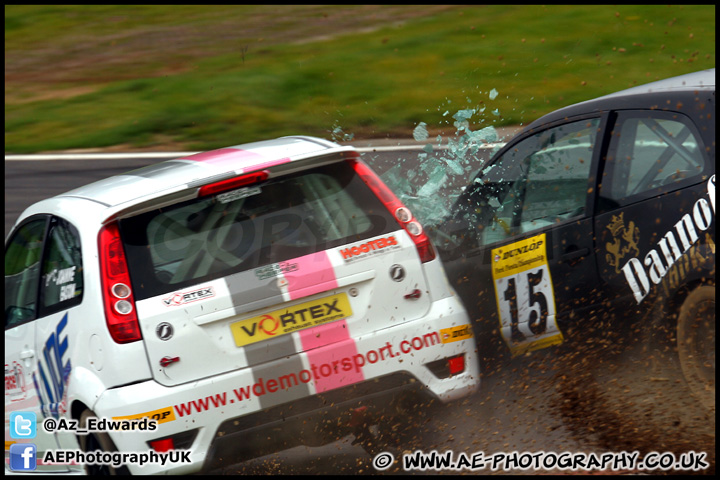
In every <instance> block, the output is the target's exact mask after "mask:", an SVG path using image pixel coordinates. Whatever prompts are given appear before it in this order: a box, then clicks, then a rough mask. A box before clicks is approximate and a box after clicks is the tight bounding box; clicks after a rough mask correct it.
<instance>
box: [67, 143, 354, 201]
mask: <svg viewBox="0 0 720 480" xmlns="http://www.w3.org/2000/svg"><path fill="white" fill-rule="evenodd" d="M352 150H353V149H352V147H341V146H340V145H338V144H335V143H332V142H329V141H327V140H323V139H319V138H313V137H281V138H278V139H275V140H266V141H262V142H254V143H247V144H243V145H236V146H233V147H226V148H220V149H217V150H211V151H208V152H202V153H197V154H194V155H190V156H188V157H183V158H178V159H175V160H168V161H165V162H162V163H157V164H154V165H150V166H147V167H143V168H140V169H137V170H133V171H130V172H127V173H124V174H122V175H116V176H113V177H110V178H106V179H103V180H99V181H97V182H94V183H91V184H88V185H85V186H83V187H79V188H76V189H74V190H71V191H69V192H66V193H63V194H61V195H58V197H74V198H78V197H79V198H83V199H87V200H92V201H95V202H98V203H101V204H104V205H106V206H108V207H114V206H117V205H121V204H132V203H133V202H134V201H136V200H138V199H143V200H147V199H149V198H153V197H159V196H162V195H165V194H168V193H170V192H172V191H179V190H185V189H187V188H192V187H193V186H200V185H204V184H207V183H212V182H213V181H220V180H223V179H226V178H230V177H232V176H236V175H242V174H243V173H248V172H252V171H257V170H264V169H267V168H271V167H273V166H277V165H282V164H286V163H290V162H295V161H297V160H302V159H307V158H312V157H315V156H319V155H327V154H332V153H335V152H342V151H352Z"/></svg>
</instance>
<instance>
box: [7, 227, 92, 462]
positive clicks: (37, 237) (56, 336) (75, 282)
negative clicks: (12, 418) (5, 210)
mask: <svg viewBox="0 0 720 480" xmlns="http://www.w3.org/2000/svg"><path fill="white" fill-rule="evenodd" d="M78 239H79V236H78V234H77V230H76V229H75V228H74V227H73V226H72V225H71V224H70V223H68V222H67V221H65V220H63V219H60V218H58V217H51V216H46V215H42V216H37V217H32V218H31V219H30V220H29V221H27V222H26V223H24V224H23V225H22V226H21V227H19V228H18V229H17V231H16V232H15V233H14V234H13V235H12V237H11V239H10V241H9V242H8V244H7V247H6V251H5V295H6V300H5V312H6V314H5V348H6V357H5V358H6V360H5V372H6V375H5V378H6V390H5V409H6V415H9V414H10V413H12V412H25V413H29V414H32V417H34V418H35V421H36V426H35V431H34V435H33V437H34V438H30V437H26V438H14V439H13V440H17V441H21V442H25V443H34V444H35V445H36V446H37V458H42V456H43V454H44V452H46V451H48V450H51V449H57V448H58V447H76V446H77V443H76V441H75V439H74V437H73V436H72V435H71V434H63V435H60V436H57V435H51V434H46V433H45V431H44V430H43V428H42V421H43V420H44V419H45V418H47V417H50V416H52V417H55V418H57V417H59V416H63V415H64V414H65V413H66V399H67V378H68V375H69V369H70V361H69V356H70V350H69V348H68V347H69V338H70V335H69V331H70V328H69V327H68V323H69V320H68V319H69V318H70V317H71V316H73V315H72V310H73V307H75V306H77V305H79V304H80V303H81V301H82V291H83V272H82V259H81V251H80V243H79V240H78ZM75 316H76V315H75ZM8 382H10V383H8ZM10 385H11V386H12V387H13V388H11V389H9V388H8V386H10ZM21 416H22V415H21ZM29 418H31V417H29V416H28V418H27V419H29ZM27 419H23V420H21V421H23V422H24V421H25V420H27ZM6 425H8V426H7V427H6V428H8V429H12V428H14V424H13V423H12V422H10V424H6ZM8 436H10V437H11V438H12V437H13V432H11V431H6V438H8ZM15 437H18V435H15ZM58 470H60V471H62V470H67V467H65V466H62V465H58V466H53V465H44V464H42V462H38V471H58Z"/></svg>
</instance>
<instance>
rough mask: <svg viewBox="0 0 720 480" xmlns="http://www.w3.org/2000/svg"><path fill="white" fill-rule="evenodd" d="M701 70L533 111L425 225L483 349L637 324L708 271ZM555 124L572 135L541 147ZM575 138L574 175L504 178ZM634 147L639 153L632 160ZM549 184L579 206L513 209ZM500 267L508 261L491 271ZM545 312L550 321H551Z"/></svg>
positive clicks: (711, 155)
mask: <svg viewBox="0 0 720 480" xmlns="http://www.w3.org/2000/svg"><path fill="white" fill-rule="evenodd" d="M711 78H712V81H711V83H712V85H710V86H707V85H704V86H702V87H701V88H693V87H690V86H685V87H681V88H674V89H667V90H663V89H658V90H657V91H654V92H653V91H649V92H647V91H646V92H642V93H641V92H630V91H628V94H623V93H622V92H621V93H619V94H614V95H609V96H607V97H602V98H599V99H596V100H592V101H588V102H584V103H581V104H578V105H574V106H570V107H567V108H564V109H561V110H558V111H556V112H554V113H551V114H549V115H546V116H545V117H542V118H540V119H539V120H537V121H535V122H533V123H532V124H530V125H528V126H527V127H526V128H525V129H524V130H523V131H522V132H521V133H519V134H518V135H517V136H516V137H514V138H513V139H512V140H511V141H510V142H509V143H508V144H506V145H505V146H504V147H503V148H502V149H501V150H500V151H498V152H497V153H496V154H495V155H494V156H493V158H492V159H491V160H490V161H489V162H488V163H487V164H486V166H485V168H483V170H482V171H481V172H480V173H479V174H478V176H477V177H476V178H475V179H473V180H472V181H471V182H470V183H469V185H468V186H467V187H466V189H465V190H464V191H463V193H462V194H461V195H460V197H459V198H458V200H457V202H456V203H455V205H454V207H453V209H452V211H453V212H454V213H453V216H452V218H448V219H446V220H445V221H444V222H443V223H442V224H441V225H437V226H434V227H431V228H430V230H431V231H433V232H434V241H435V243H436V246H437V247H438V250H439V252H440V255H441V257H442V259H443V261H444V264H445V268H446V270H447V273H448V278H450V279H451V281H452V282H454V288H455V289H456V291H457V292H458V294H459V295H460V296H461V298H462V299H463V301H464V303H465V305H466V307H467V309H468V311H469V313H470V315H471V318H472V319H473V325H474V328H475V330H476V335H477V338H478V347H479V350H480V354H481V358H483V357H494V356H496V355H497V354H498V353H499V354H501V355H508V354H509V353H510V352H512V353H513V354H515V355H517V354H520V353H523V352H526V351H529V350H535V349H539V348H544V347H546V346H551V345H556V344H559V343H567V340H568V339H569V338H571V337H573V336H574V335H577V334H580V335H587V334H589V335H591V336H592V335H596V334H605V333H608V330H611V331H612V332H613V333H615V334H617V335H619V336H623V335H637V331H636V330H633V326H634V325H636V324H637V322H650V321H653V320H648V319H647V317H648V313H650V312H651V311H653V309H656V308H657V306H658V304H660V303H662V304H664V305H670V306H673V305H674V306H678V305H679V304H680V303H682V299H683V295H686V294H687V292H688V291H690V290H691V289H692V288H693V286H694V285H698V284H712V285H714V282H715V204H714V196H715V194H714V175H715V117H714V114H715V89H714V71H712V77H711ZM676 125H677V128H676V129H675V130H674V131H668V128H670V129H672V128H674V126H676ZM573 129H577V130H578V131H579V130H580V129H585V131H584V132H583V133H577V138H578V139H580V140H578V141H574V142H573V135H576V134H575V133H573ZM558 132H561V133H563V134H566V136H567V138H568V139H569V141H567V142H565V143H562V146H561V147H556V148H555V149H554V150H553V149H550V150H548V149H547V145H550V144H552V142H555V141H557V138H554V137H555V135H556V134H557V133H558ZM633 132H634V133H633ZM581 135H586V137H582V136H581ZM633 135H636V137H637V138H633ZM642 135H647V137H648V138H651V140H649V141H647V140H643V139H641V138H640V137H641V136H642ZM558 136H559V135H558ZM585 138H589V139H590V140H588V142H587V143H583V142H585V140H583V139H585ZM633 142H634V143H633ZM573 146H575V147H580V146H581V147H582V148H583V149H584V150H587V151H586V152H585V153H582V154H581V155H580V157H577V156H576V157H573V162H575V163H578V161H579V163H581V164H583V165H582V171H583V175H584V179H585V182H583V181H582V177H575V178H574V180H573V181H572V182H571V181H570V179H568V180H565V179H563V178H562V177H563V174H562V173H561V174H560V175H557V174H553V173H552V172H549V173H547V172H546V173H544V174H543V175H545V176H544V177H543V178H545V181H546V183H547V185H545V186H544V187H542V186H541V187H538V186H537V185H533V186H530V183H531V182H530V181H525V184H524V185H523V186H522V187H519V186H517V184H518V182H515V186H508V185H509V183H512V182H513V181H514V180H515V179H517V178H518V176H522V175H525V174H526V173H522V172H528V171H529V172H533V168H535V171H538V169H537V168H536V167H534V166H533V165H534V164H531V162H532V161H535V160H530V158H531V157H532V156H533V155H534V154H536V153H537V152H538V151H540V150H543V152H544V153H543V155H545V157H544V158H545V159H544V160H543V161H546V162H551V161H555V160H556V158H553V155H559V154H560V153H562V154H563V155H564V154H565V152H570V151H571V150H569V149H570V148H573ZM628 152H629V153H628ZM643 152H645V153H643ZM572 155H576V154H573V153H570V156H572ZM642 155H645V156H646V157H647V156H648V155H649V156H651V157H652V158H649V157H648V158H641V156H642ZM535 157H539V155H535ZM631 157H632V158H631ZM578 159H579V160H578ZM636 159H640V160H641V161H642V162H645V164H644V166H643V167H642V168H640V169H638V168H635V167H633V168H634V170H633V169H631V167H630V165H631V163H630V162H633V161H636ZM536 160H537V158H536ZM640 160H637V161H640ZM560 161H561V162H562V161H564V160H560ZM503 162H505V163H506V164H507V165H506V166H505V167H503V168H500V167H499V165H500V164H501V163H503ZM585 162H589V163H585ZM685 164H687V167H682V165H685ZM493 166H495V169H494V170H493ZM626 167H627V168H626ZM567 169H568V166H567V165H566V166H565V170H567ZM624 169H627V172H625V171H624ZM631 170H632V171H631ZM558 171H561V170H558ZM498 172H500V174H498ZM519 172H520V173H519ZM529 175H533V173H530V174H529ZM623 176H625V177H626V178H623ZM629 177H633V179H629ZM536 183H538V185H539V183H541V182H536ZM571 183H572V185H571ZM543 188H544V190H543ZM623 188H625V189H626V190H627V191H621V190H622V189H623ZM533 189H535V190H533ZM573 189H574V191H573ZM537 192H545V193H544V197H543V194H539V193H537ZM503 195H504V197H503ZM530 195H534V196H533V197H532V198H537V199H539V201H538V202H533V201H531V199H530ZM583 195H584V196H583ZM552 196H556V197H558V198H560V197H568V198H569V197H570V196H573V197H574V200H573V202H575V205H576V206H577V207H578V208H577V209H576V210H575V211H573V212H570V211H568V212H564V211H563V212H562V214H561V215H554V216H552V217H549V218H547V219H544V220H543V221H542V222H525V223H523V222H524V220H522V219H521V217H523V216H526V213H527V211H528V210H532V209H533V208H535V207H536V206H537V205H540V204H542V202H547V201H548V198H549V197H552ZM493 198H495V199H494V200H493ZM488 199H490V201H488ZM525 200H527V201H525ZM513 202H514V203H515V205H514V206H513V205H510V204H512V203H513ZM499 204H501V205H499ZM547 205H550V203H547ZM558 208H559V207H558ZM568 208H569V207H568ZM503 211H504V212H505V214H506V215H507V217H506V218H505V220H502V218H499V217H500V216H501V212H503ZM510 211H512V213H507V212H510ZM533 225H538V226H537V228H533ZM483 230H488V231H485V232H483ZM489 230H493V231H498V232H500V233H499V234H497V233H495V234H493V235H499V236H497V237H493V236H492V235H489V233H490V232H489ZM500 237H502V238H500ZM528 242H529V243H528ZM538 245H539V247H537V246H538ZM536 247H537V249H536V251H535V252H533V249H535V248H536ZM542 247H544V248H545V251H544V252H543V251H542ZM513 256H515V259H516V261H515V263H509V262H510V261H511V259H512V257H513ZM503 262H504V263H503ZM498 265H503V266H502V267H498ZM523 265H527V266H528V268H527V269H525V270H523V268H524V267H523ZM535 267H536V268H535ZM508 270H509V271H511V272H512V275H509V276H507V277H506V278H505V279H502V278H500V277H502V275H506V273H503V271H508ZM543 274H544V275H545V276H544V277H543V276H542V275H543ZM548 275H549V277H551V278H547V277H548ZM540 282H545V283H544V284H541V283H540ZM548 282H549V283H548ZM542 285H544V286H542ZM521 290H524V293H522V294H519V293H518V292H520V291H521ZM553 312H554V313H555V316H554V318H553V315H552V314H553ZM555 322H556V326H557V329H558V330H559V332H556V333H552V334H550V333H548V332H550V327H554V326H555ZM503 331H504V332H505V333H503ZM534 337H537V338H539V339H540V340H538V341H534V340H533V338H534ZM543 338H544V340H543Z"/></svg>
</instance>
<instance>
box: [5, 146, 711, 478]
mask: <svg viewBox="0 0 720 480" xmlns="http://www.w3.org/2000/svg"><path fill="white" fill-rule="evenodd" d="M416 156H417V150H412V151H397V150H393V151H383V152H380V151H375V152H371V153H365V154H363V157H364V158H365V160H366V161H367V162H368V163H370V164H371V166H373V168H375V170H376V171H378V173H382V172H383V171H385V170H387V169H388V168H390V167H392V166H393V165H395V164H396V163H397V162H398V160H399V159H401V158H402V159H412V158H416ZM483 160H484V159H483V158H480V159H478V162H479V163H481V162H482V161H483ZM157 161H158V160H152V159H129V158H128V159H122V158H114V159H112V160H79V161H75V160H51V161H30V162H21V161H17V162H16V161H11V162H8V161H6V162H5V166H6V168H5V200H6V207H5V233H6V235H7V233H8V232H9V230H10V228H11V226H12V223H13V222H14V221H15V219H16V218H17V216H18V215H19V213H20V212H21V211H22V210H23V209H24V208H25V207H27V206H28V205H30V204H32V203H34V202H35V201H38V200H40V199H42V198H47V197H49V196H52V195H56V194H58V193H62V192H64V191H67V190H70V189H72V188H75V187H77V186H81V185H84V184H87V183H89V182H92V181H94V180H98V179H101V178H105V177H107V176H110V175H114V174H118V173H122V172H125V171H128V170H132V169H134V168H139V167H141V166H144V165H148V164H151V163H156V162H157ZM410 166H411V163H410V164H408V168H410ZM459 181H461V180H459ZM459 186H460V184H459V183H457V182H456V183H452V182H451V183H449V184H447V185H445V187H444V190H443V192H441V194H444V193H446V192H447V191H449V190H453V189H457V188H459ZM450 281H451V283H452V279H450ZM609 350H612V352H611V351H609ZM609 350H608V349H605V350H603V349H600V353H599V354H598V355H599V356H597V357H595V358H593V357H592V356H590V355H588V354H587V351H586V349H584V348H571V349H566V348H565V347H563V346H561V347H553V348H552V349H548V350H544V351H539V352H534V353H532V354H530V355H528V356H524V357H520V358H516V359H511V360H507V359H506V360H504V361H502V362H501V363H500V364H499V365H496V366H495V368H492V369H490V370H486V371H484V372H483V379H482V385H481V388H480V391H479V392H477V393H476V394H474V395H472V396H471V397H469V398H467V399H465V400H463V401H461V402H457V403H456V404H454V405H452V406H451V407H449V408H447V409H444V410H442V411H440V412H438V413H435V414H434V415H433V416H432V417H431V418H429V419H428V418H424V417H423V416H422V415H421V414H422V411H417V412H411V413H410V414H409V415H408V417H409V418H408V422H409V423H414V424H417V425H418V426H419V427H420V428H418V432H419V434H418V438H417V440H418V444H417V445H415V444H411V443H408V444H401V445H395V446H394V447H395V448H394V449H393V451H394V453H395V461H394V463H393V465H392V466H391V467H390V468H388V469H387V470H383V471H382V472H379V471H378V470H376V469H375V468H374V466H373V457H372V456H370V455H369V454H367V453H366V452H365V451H364V450H363V449H362V448H361V447H360V446H358V445H353V444H352V440H353V437H352V436H349V437H345V438H342V439H338V441H336V442H335V443H332V444H330V445H327V446H323V447H305V446H301V447H295V448H292V449H289V450H285V451H283V452H279V453H276V454H272V455H268V456H265V457H262V458H258V459H255V460H251V461H247V462H243V463H238V464H235V465H232V466H230V467H226V468H223V469H219V470H216V471H214V472H212V473H220V474H307V473H310V474H312V473H317V474H375V473H386V474H397V473H400V474H402V473H413V474H443V473H449V474H457V473H475V474H477V473H483V474H543V473H545V474H551V473H553V474H558V473H561V474H587V473H597V474H620V473H633V472H631V471H629V469H628V468H622V467H624V465H620V467H621V468H620V469H619V470H611V469H605V470H604V471H597V470H595V471H592V472H588V471H586V470H577V471H572V470H558V469H545V468H541V469H535V468H529V469H521V468H511V467H512V466H513V465H512V464H506V465H505V466H507V467H508V468H502V467H503V466H502V465H501V468H499V469H496V470H493V469H490V468H484V469H481V470H476V471H472V470H469V469H465V470H460V471H457V470H451V469H444V470H439V471H438V470H432V469H430V470H413V471H405V470H403V468H402V464H401V456H402V454H403V453H411V452H413V451H415V449H416V448H422V449H423V451H424V452H426V453H429V452H430V451H431V450H435V451H436V452H438V453H441V454H443V453H446V452H452V455H453V458H454V459H457V458H458V456H459V455H461V453H464V454H466V455H467V456H468V457H471V456H472V455H473V454H477V453H478V452H482V453H483V454H484V455H485V457H486V458H487V457H488V456H489V455H493V454H497V453H501V452H504V453H512V452H518V453H520V454H522V453H529V454H537V453H541V452H545V453H550V452H555V453H562V452H570V453H581V452H584V453H590V452H595V453H596V454H598V455H600V454H603V453H607V452H614V453H619V452H634V451H638V452H639V453H640V458H642V456H643V455H644V454H646V453H649V452H653V451H656V452H667V451H671V452H677V455H680V453H683V452H688V451H694V452H698V453H700V452H707V453H708V456H707V458H706V460H707V461H709V462H710V468H708V469H703V470H700V471H696V472H692V471H690V472H682V473H691V474H692V473H697V474H714V450H715V420H714V411H713V412H712V414H711V415H707V416H705V415H698V414H697V413H696V411H695V409H694V408H693V407H694V403H693V402H692V400H691V399H689V398H668V397H667V395H661V393H667V392H672V391H673V389H672V385H673V383H675V382H679V381H682V379H679V378H675V377H674V376H673V375H674V373H673V372H659V373H658V372H656V371H654V370H652V368H651V367H652V365H649V362H650V360H648V355H647V352H644V351H643V345H642V344H641V343H638V344H636V345H632V346H631V348H630V349H629V350H625V351H623V352H622V353H621V354H617V353H615V350H616V349H612V348H611V349H609ZM640 375H643V376H645V377H647V378H648V379H649V381H648V382H644V383H643V382H639V381H637V380H638V378H639V376H640ZM600 407H602V408H600ZM650 417H653V418H655V417H658V418H659V419H662V421H661V422H655V423H660V424H662V427H661V428H647V427H646V424H647V423H649V422H648V420H649V419H650ZM413 443H414V442H413ZM516 458H517V457H516ZM516 467H517V465H516ZM635 473H638V472H635ZM639 473H648V474H663V473H677V472H675V471H672V470H670V471H664V470H658V469H654V470H646V471H642V472H639Z"/></svg>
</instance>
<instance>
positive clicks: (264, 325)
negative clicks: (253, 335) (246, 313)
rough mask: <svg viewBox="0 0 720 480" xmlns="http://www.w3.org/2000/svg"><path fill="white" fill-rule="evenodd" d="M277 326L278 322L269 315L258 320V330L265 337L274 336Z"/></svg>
mask: <svg viewBox="0 0 720 480" xmlns="http://www.w3.org/2000/svg"><path fill="white" fill-rule="evenodd" d="M279 326H280V322H278V321H277V320H276V319H275V318H273V317H271V316H270V315H263V316H262V320H260V323H259V324H258V328H259V329H260V330H262V331H263V332H264V333H265V334H266V335H275V332H276V331H277V329H278V327H279Z"/></svg>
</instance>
